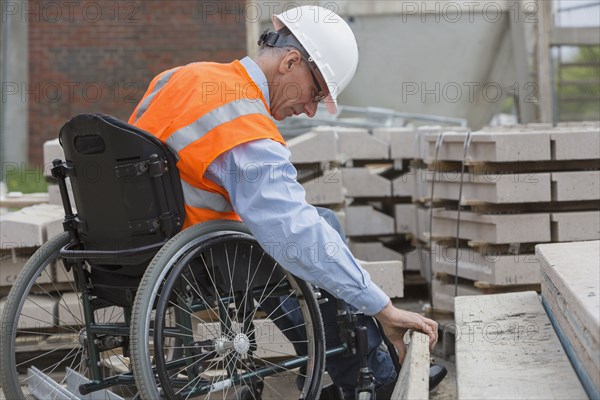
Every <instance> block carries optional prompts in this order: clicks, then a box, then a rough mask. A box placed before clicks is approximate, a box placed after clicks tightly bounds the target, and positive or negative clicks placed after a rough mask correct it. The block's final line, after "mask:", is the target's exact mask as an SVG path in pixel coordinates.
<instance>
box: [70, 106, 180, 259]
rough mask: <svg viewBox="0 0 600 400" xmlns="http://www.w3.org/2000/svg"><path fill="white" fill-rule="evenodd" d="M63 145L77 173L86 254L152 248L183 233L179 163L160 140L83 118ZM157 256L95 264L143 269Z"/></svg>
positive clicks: (114, 122) (100, 118) (104, 119)
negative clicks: (94, 251)
mask: <svg viewBox="0 0 600 400" xmlns="http://www.w3.org/2000/svg"><path fill="white" fill-rule="evenodd" d="M60 142H61V145H62V147H63V149H64V153H65V158H66V161H67V164H68V165H70V166H71V167H73V169H74V173H73V174H71V183H72V187H73V196H74V201H75V207H76V211H77V215H78V220H79V221H78V223H77V230H78V233H79V238H80V240H81V242H82V244H83V250H96V251H98V250H101V251H108V252H110V251H122V250H127V249H137V248H144V247H152V245H156V244H159V243H162V242H165V241H166V240H168V239H169V238H170V237H171V236H173V235H175V234H176V233H177V232H178V231H179V229H180V227H181V225H182V223H183V219H184V213H185V210H184V207H183V193H182V189H181V182H180V180H179V172H178V170H177V168H176V166H175V164H176V161H177V160H176V158H175V156H174V155H173V153H172V152H171V151H170V150H169V149H168V148H167V147H166V146H165V145H164V144H163V143H162V142H160V140H158V139H157V138H156V137H154V136H152V135H151V134H149V133H147V132H144V131H143V130H141V129H138V128H136V127H134V126H132V125H129V124H127V123H125V122H123V121H119V120H118V119H115V118H113V117H109V116H106V115H100V114H96V115H92V114H81V115H78V116H76V117H74V118H72V119H71V120H70V121H69V122H67V123H66V124H65V125H64V126H63V127H62V129H61V131H60ZM161 196H162V197H161ZM152 256H153V253H148V254H146V253H144V252H139V253H134V254H128V255H126V256H123V255H119V256H118V257H116V258H112V259H110V258H108V259H106V258H105V259H101V260H96V262H95V263H96V264H108V265H137V264H140V263H143V262H146V261H147V260H149V259H150V258H151V257H152ZM92 261H93V258H92Z"/></svg>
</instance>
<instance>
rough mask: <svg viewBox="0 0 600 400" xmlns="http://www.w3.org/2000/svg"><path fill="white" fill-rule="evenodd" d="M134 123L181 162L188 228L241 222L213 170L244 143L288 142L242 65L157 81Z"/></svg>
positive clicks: (186, 70) (208, 66)
mask: <svg viewBox="0 0 600 400" xmlns="http://www.w3.org/2000/svg"><path fill="white" fill-rule="evenodd" d="M129 123H130V124H133V125H135V126H137V127H139V128H141V129H143V130H145V131H148V132H150V133H152V134H153V135H154V136H156V137H157V138H159V139H160V140H161V141H162V142H163V143H165V144H166V145H167V146H168V147H169V148H171V150H173V152H174V153H175V154H177V156H178V158H179V160H178V162H177V168H178V169H179V174H180V176H181V184H182V186H183V195H184V200H185V212H186V216H185V222H184V225H183V227H184V228H187V227H189V226H191V225H193V224H197V223H200V222H205V221H210V220H214V219H232V220H240V217H239V216H238V215H237V214H236V213H235V211H234V210H233V207H232V206H231V201H230V199H229V194H228V193H227V191H226V190H225V189H224V188H223V187H221V186H219V185H217V184H215V183H214V182H212V181H211V180H210V179H207V178H205V177H204V173H205V172H206V169H207V168H208V166H209V165H210V164H211V163H212V162H213V161H214V160H215V159H216V158H217V157H218V156H219V155H221V154H223V153H224V152H226V151H228V150H230V149H232V148H234V147H235V146H238V145H240V144H242V143H246V142H250V141H253V140H258V139H272V140H275V141H277V142H279V143H281V144H283V145H285V140H284V139H283V137H282V136H281V134H280V133H279V130H278V129H277V127H276V126H275V123H274V122H273V121H272V120H271V118H270V110H269V107H268V106H267V102H266V101H265V98H264V96H263V94H262V91H261V90H260V88H259V87H258V85H257V84H256V83H255V82H254V81H253V80H252V79H251V78H250V76H249V75H248V73H247V72H246V69H245V68H244V67H243V66H242V64H241V63H240V62H239V61H237V60H236V61H234V62H232V63H230V64H217V63H208V62H198V63H192V64H188V65H186V66H183V67H177V68H173V69H170V70H168V71H164V72H162V73H161V74H159V75H158V76H156V77H155V78H154V79H153V80H152V82H151V83H150V86H149V87H148V90H147V91H146V93H145V94H144V97H143V98H142V100H141V101H140V103H139V104H138V106H137V107H136V109H135V110H134V111H133V114H132V115H131V117H130V118H129Z"/></svg>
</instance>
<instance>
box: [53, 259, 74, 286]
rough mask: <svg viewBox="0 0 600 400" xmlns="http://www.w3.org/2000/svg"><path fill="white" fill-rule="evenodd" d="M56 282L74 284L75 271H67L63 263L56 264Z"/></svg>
mask: <svg viewBox="0 0 600 400" xmlns="http://www.w3.org/2000/svg"><path fill="white" fill-rule="evenodd" d="M53 267H54V282H56V283H64V282H73V281H74V278H73V270H70V271H67V269H66V268H65V265H64V264H63V262H62V261H58V262H55V263H54V265H53Z"/></svg>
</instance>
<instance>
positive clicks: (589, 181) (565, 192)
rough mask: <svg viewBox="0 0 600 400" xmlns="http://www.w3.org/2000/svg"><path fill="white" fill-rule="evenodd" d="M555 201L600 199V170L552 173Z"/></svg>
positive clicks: (553, 198)
mask: <svg viewBox="0 0 600 400" xmlns="http://www.w3.org/2000/svg"><path fill="white" fill-rule="evenodd" d="M552 185H553V186H552V200H553V201H584V200H600V171H576V172H553V173H552Z"/></svg>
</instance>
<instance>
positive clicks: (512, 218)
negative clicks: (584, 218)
mask: <svg viewBox="0 0 600 400" xmlns="http://www.w3.org/2000/svg"><path fill="white" fill-rule="evenodd" d="M457 214H458V213H457V211H453V210H435V211H434V213H433V219H434V220H433V236H434V237H444V238H453V237H455V236H456V220H457ZM459 235H460V238H462V239H468V240H473V241H477V242H484V243H544V242H549V241H550V238H551V237H550V214H547V213H539V214H494V215H486V214H477V213H473V212H466V211H463V212H461V214H460V232H459Z"/></svg>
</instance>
